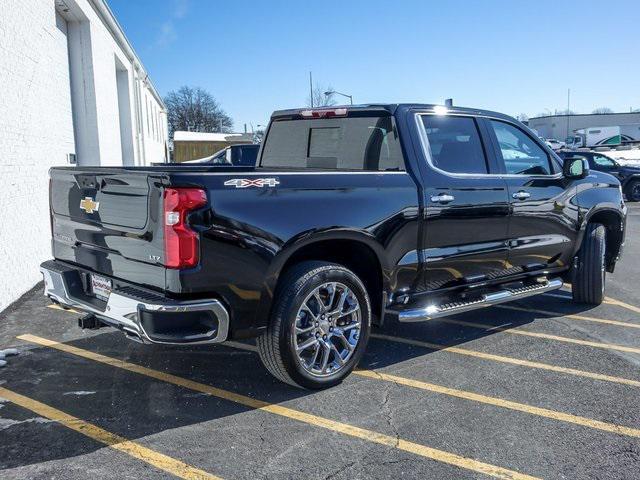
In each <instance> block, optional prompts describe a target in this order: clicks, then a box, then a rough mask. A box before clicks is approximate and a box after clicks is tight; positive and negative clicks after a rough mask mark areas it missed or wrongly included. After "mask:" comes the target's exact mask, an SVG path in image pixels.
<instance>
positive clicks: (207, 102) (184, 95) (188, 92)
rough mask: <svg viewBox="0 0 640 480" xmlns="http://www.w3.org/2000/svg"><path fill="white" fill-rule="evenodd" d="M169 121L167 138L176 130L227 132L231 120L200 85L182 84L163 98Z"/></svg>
mask: <svg viewBox="0 0 640 480" xmlns="http://www.w3.org/2000/svg"><path fill="white" fill-rule="evenodd" d="M164 103H165V105H166V106H167V118H168V121H169V138H173V132H175V131H176V130H186V131H188V132H222V133H228V132H230V131H231V129H232V128H233V120H232V119H231V117H230V116H229V115H227V114H226V112H225V111H224V110H223V109H222V107H220V104H219V103H218V102H217V101H216V100H215V98H213V96H212V95H211V94H210V93H209V92H207V91H206V90H204V89H203V88H200V87H189V86H183V87H180V88H179V89H178V90H173V91H171V92H169V93H168V94H167V96H166V97H165V98H164Z"/></svg>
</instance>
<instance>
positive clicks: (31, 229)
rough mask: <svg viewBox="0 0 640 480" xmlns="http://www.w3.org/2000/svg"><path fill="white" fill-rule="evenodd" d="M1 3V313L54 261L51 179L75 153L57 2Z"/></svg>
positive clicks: (62, 30)
mask: <svg viewBox="0 0 640 480" xmlns="http://www.w3.org/2000/svg"><path fill="white" fill-rule="evenodd" d="M17 5H18V2H12V1H9V0H0V11H1V12H2V14H1V15H0V310H2V309H3V308H4V307H6V306H7V305H8V304H9V303H10V302H12V301H14V300H15V299H17V298H18V297H19V296H20V295H21V294H22V293H24V292H26V291H27V290H29V289H30V288H31V287H32V286H33V285H34V284H35V283H36V282H37V281H39V280H40V274H39V271H38V264H39V262H40V261H41V260H43V259H46V258H47V257H49V255H50V240H49V239H50V231H49V213H48V212H49V207H48V186H49V184H48V176H47V170H48V169H49V167H51V166H53V165H63V164H65V163H66V161H67V160H66V155H67V153H70V152H73V151H74V138H73V122H72V119H71V99H70V89H69V69H68V63H67V62H68V58H67V43H66V35H65V29H64V23H62V24H60V22H56V12H55V10H54V5H53V2H47V1H39V0H25V1H22V2H19V5H20V6H19V8H18V7H17Z"/></svg>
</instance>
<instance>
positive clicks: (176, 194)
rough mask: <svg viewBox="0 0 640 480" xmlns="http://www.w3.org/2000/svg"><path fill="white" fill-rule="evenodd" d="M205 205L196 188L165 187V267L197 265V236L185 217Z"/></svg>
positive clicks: (202, 195) (200, 192) (205, 197)
mask: <svg viewBox="0 0 640 480" xmlns="http://www.w3.org/2000/svg"><path fill="white" fill-rule="evenodd" d="M206 204H207V195H206V194H205V192H204V190H200V189H199V188H166V189H165V191H164V199H163V207H164V208H163V210H164V218H163V220H164V255H165V262H164V264H165V266H166V267H168V268H192V267H195V266H196V265H198V261H199V260H200V259H199V243H200V242H199V235H198V233H197V232H194V231H193V230H191V228H189V225H188V224H187V214H188V213H189V212H190V211H192V210H195V209H196V208H200V207H202V206H204V205H206Z"/></svg>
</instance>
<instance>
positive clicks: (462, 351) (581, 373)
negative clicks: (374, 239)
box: [49, 305, 640, 387]
mask: <svg viewBox="0 0 640 480" xmlns="http://www.w3.org/2000/svg"><path fill="white" fill-rule="evenodd" d="M49 307H50V308H56V309H60V310H65V311H68V312H75V311H74V310H67V309H64V308H61V307H59V306H57V305H49ZM371 338H378V339H381V340H389V341H391V342H397V343H404V344H407V345H414V346H417V347H423V348H428V349H430V350H443V351H445V352H451V353H456V354H459V355H467V356H469V357H476V358H482V359H484V360H491V361H494V362H501V363H509V364H512V365H520V366H523V367H529V368H537V369H540V370H547V371H551V372H558V373H566V374H568V375H575V376H578V377H585V378H591V379H593V380H602V381H604V382H611V383H620V384H622V385H630V386H632V387H640V381H638V380H632V379H629V378H622V377H615V376H612V375H604V374H602V373H595V372H588V371H585V370H577V369H575V368H566V367H560V366H557V365H550V364H548V363H542V362H531V361H529V360H520V359H518V358H513V357H506V356H503V355H494V354H491V353H484V352H480V351H477V350H469V349H467V348H461V347H453V346H447V345H440V344H437V343H430V342H423V341H420V340H413V339H410V338H402V337H395V336H392V335H383V334H379V333H372V334H371ZM222 345H227V346H229V347H232V348H240V349H244V350H249V351H252V352H257V351H258V350H257V348H256V347H255V346H254V345H248V344H246V343H240V342H234V341H230V340H227V341H226V342H224V343H223V344H222Z"/></svg>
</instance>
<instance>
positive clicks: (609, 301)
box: [547, 283, 640, 313]
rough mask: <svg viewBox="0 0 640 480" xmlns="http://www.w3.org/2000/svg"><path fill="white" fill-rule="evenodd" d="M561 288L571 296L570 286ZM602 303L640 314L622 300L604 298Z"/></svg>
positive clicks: (566, 285) (567, 284) (639, 309)
mask: <svg viewBox="0 0 640 480" xmlns="http://www.w3.org/2000/svg"><path fill="white" fill-rule="evenodd" d="M563 287H565V288H568V289H569V290H568V291H567V290H562V291H563V292H567V293H568V294H569V295H571V284H570V283H565V284H564V285H563ZM547 295H548V294H547ZM552 296H555V297H558V298H560V295H552ZM563 298H566V299H567V300H571V297H563ZM603 303H607V304H609V305H617V306H619V307H622V308H626V309H627V310H631V311H632V312H635V313H640V308H638V307H636V306H635V305H630V304H628V303H625V302H623V301H622V300H618V299H616V298H612V297H604V300H603Z"/></svg>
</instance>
